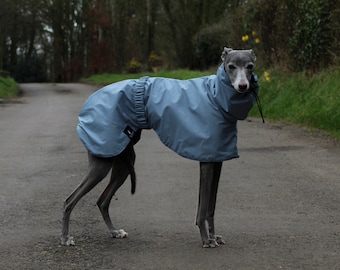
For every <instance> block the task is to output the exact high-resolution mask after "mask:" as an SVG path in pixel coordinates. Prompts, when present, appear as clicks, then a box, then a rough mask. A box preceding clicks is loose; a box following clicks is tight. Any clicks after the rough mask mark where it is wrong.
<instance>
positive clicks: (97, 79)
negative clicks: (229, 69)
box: [80, 69, 215, 85]
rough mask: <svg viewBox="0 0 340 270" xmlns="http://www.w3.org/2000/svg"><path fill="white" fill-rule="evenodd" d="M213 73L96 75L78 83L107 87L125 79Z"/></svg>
mask: <svg viewBox="0 0 340 270" xmlns="http://www.w3.org/2000/svg"><path fill="white" fill-rule="evenodd" d="M214 73H215V72H210V71H192V70H186V69H176V70H160V71H159V72H157V73H152V72H150V73H147V72H146V73H137V74H98V75H92V76H90V77H88V78H83V79H81V80H80V81H81V82H83V83H89V84H99V85H107V84H110V83H115V82H118V81H123V80H127V79H138V78H140V77H143V76H150V77H165V78H174V79H180V80H185V79H190V78H196V77H202V76H206V75H211V74H214Z"/></svg>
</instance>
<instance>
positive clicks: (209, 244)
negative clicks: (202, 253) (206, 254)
mask: <svg viewBox="0 0 340 270" xmlns="http://www.w3.org/2000/svg"><path fill="white" fill-rule="evenodd" d="M221 245H225V241H224V240H223V239H222V237H221V236H219V235H215V237H214V238H213V239H208V240H207V241H206V242H203V247H204V248H216V247H219V246H221Z"/></svg>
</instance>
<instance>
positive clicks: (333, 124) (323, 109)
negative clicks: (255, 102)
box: [250, 68, 340, 139]
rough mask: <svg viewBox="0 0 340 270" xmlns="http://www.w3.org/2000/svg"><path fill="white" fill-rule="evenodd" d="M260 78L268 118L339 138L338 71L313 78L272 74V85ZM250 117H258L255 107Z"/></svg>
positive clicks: (339, 100) (265, 112)
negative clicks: (317, 130) (322, 131)
mask: <svg viewBox="0 0 340 270" xmlns="http://www.w3.org/2000/svg"><path fill="white" fill-rule="evenodd" d="M259 75H262V74H259ZM259 77H260V94H259V96H260V99H261V103H262V107H263V113H264V116H265V118H269V119H273V120H283V121H285V122H288V123H295V124H299V125H302V126H306V127H309V128H312V129H321V130H324V131H326V132H327V133H328V134H329V135H332V136H334V137H336V138H338V139H340V69H339V68H334V69H329V70H324V71H322V72H320V73H318V74H315V75H312V76H311V75H306V74H305V73H296V74H293V75H282V74H279V73H278V72H275V71H272V72H270V81H269V82H268V81H265V79H264V76H263V75H262V76H259ZM250 115H252V116H258V115H259V114H258V109H257V108H256V106H255V107H254V108H253V109H252V111H251V114H250Z"/></svg>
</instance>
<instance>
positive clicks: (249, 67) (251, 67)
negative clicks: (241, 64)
mask: <svg viewBox="0 0 340 270" xmlns="http://www.w3.org/2000/svg"><path fill="white" fill-rule="evenodd" d="M246 68H247V69H253V68H254V65H252V64H249V65H247V66H246Z"/></svg>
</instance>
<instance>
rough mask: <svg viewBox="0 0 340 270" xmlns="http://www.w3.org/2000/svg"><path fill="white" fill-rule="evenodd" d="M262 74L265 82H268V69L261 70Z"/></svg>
mask: <svg viewBox="0 0 340 270" xmlns="http://www.w3.org/2000/svg"><path fill="white" fill-rule="evenodd" d="M263 76H264V79H265V80H266V82H270V77H269V72H268V71H265V72H263Z"/></svg>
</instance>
